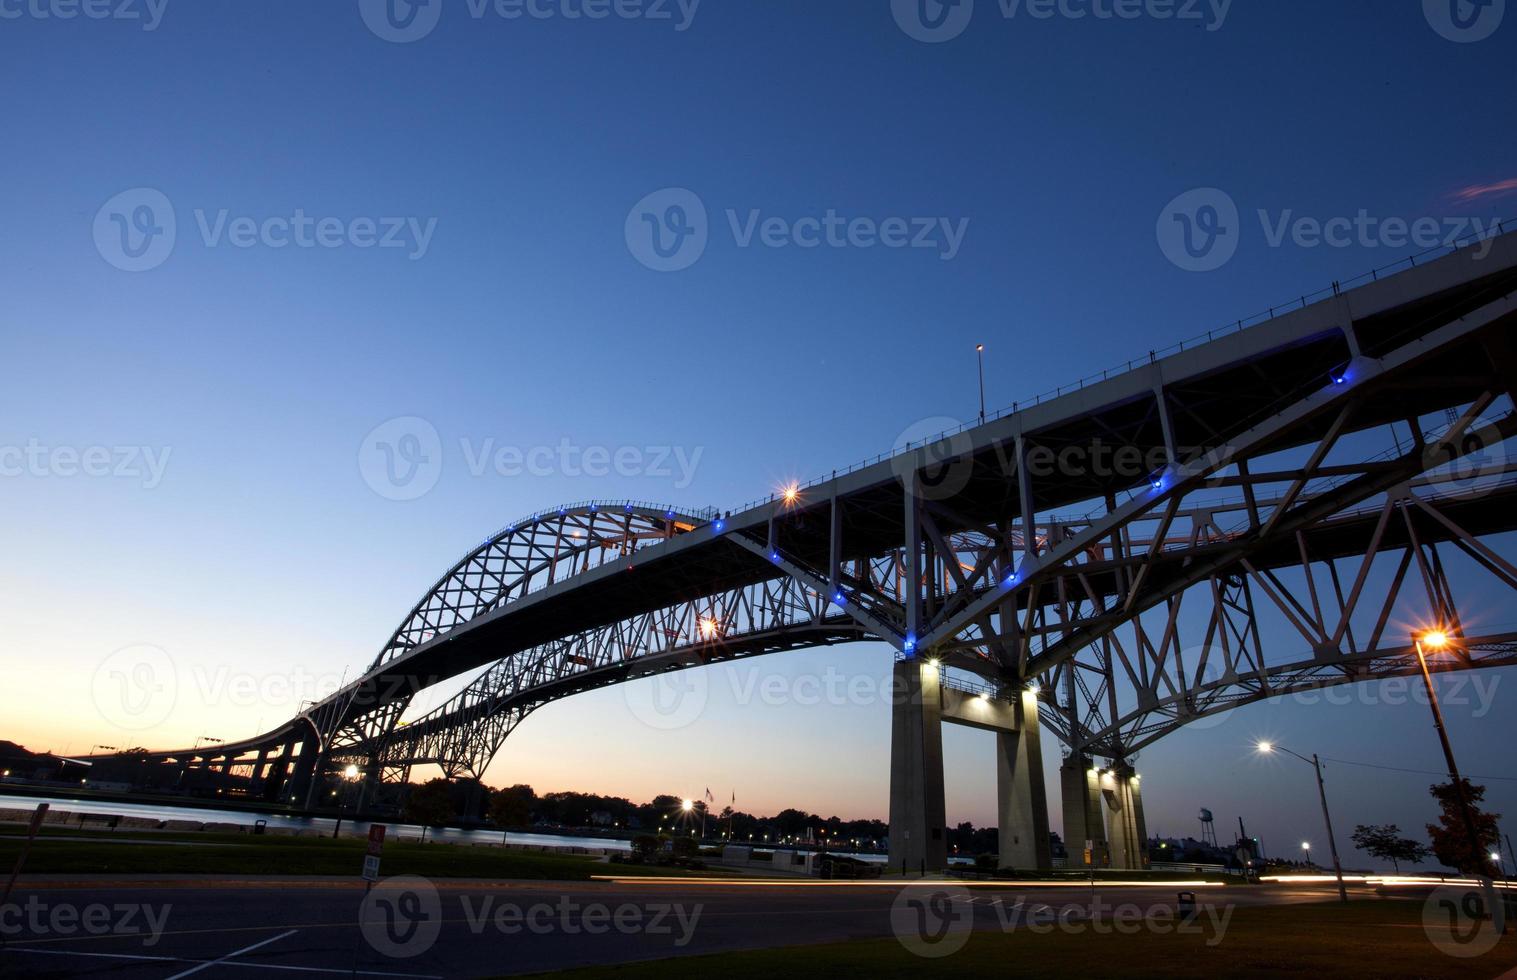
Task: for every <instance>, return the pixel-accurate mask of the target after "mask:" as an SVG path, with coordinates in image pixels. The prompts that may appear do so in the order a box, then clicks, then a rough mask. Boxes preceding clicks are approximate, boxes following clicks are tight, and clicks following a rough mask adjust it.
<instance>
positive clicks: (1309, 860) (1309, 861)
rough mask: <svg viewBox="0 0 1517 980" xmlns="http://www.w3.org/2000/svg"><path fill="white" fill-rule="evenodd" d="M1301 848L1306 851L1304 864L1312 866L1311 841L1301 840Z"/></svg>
mask: <svg viewBox="0 0 1517 980" xmlns="http://www.w3.org/2000/svg"><path fill="white" fill-rule="evenodd" d="M1301 850H1303V851H1305V852H1306V866H1307V867H1308V868H1310V867H1311V866H1312V842H1311V841H1309V840H1304V841H1302V842H1301Z"/></svg>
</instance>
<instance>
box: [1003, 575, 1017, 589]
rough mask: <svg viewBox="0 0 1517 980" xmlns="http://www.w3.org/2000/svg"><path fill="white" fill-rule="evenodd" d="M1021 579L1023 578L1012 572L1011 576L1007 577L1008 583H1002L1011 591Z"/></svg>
mask: <svg viewBox="0 0 1517 980" xmlns="http://www.w3.org/2000/svg"><path fill="white" fill-rule="evenodd" d="M1019 578H1021V576H1020V575H1018V574H1017V573H1016V572H1012V573H1011V574H1010V575H1008V576H1006V581H1005V582H1002V583H1001V584H1002V585H1004V586H1006V587H1007V588H1008V589H1009V588H1011V587H1012V586H1013V585H1016V584H1017V579H1019Z"/></svg>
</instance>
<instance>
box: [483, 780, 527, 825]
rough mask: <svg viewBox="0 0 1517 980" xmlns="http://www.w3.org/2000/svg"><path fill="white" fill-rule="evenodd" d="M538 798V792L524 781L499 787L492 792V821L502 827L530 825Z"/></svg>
mask: <svg viewBox="0 0 1517 980" xmlns="http://www.w3.org/2000/svg"><path fill="white" fill-rule="evenodd" d="M536 800H537V794H536V793H534V792H532V787H530V786H528V785H526V784H524V783H517V784H516V785H515V786H508V787H507V788H505V789H498V790H496V791H495V792H493V793H491V794H490V822H491V823H493V824H495V826H497V827H501V828H506V827H527V826H530V825H531V823H532V804H533V803H534V802H536Z"/></svg>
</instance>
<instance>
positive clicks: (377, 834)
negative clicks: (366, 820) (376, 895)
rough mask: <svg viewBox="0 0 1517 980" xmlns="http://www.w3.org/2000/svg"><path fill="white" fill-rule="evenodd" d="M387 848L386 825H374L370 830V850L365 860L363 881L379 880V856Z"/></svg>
mask: <svg viewBox="0 0 1517 980" xmlns="http://www.w3.org/2000/svg"><path fill="white" fill-rule="evenodd" d="M384 846H385V825H384V824H382V823H377V824H374V825H373V826H371V827H370V828H369V849H368V853H367V854H365V855H364V858H363V880H364V881H378V880H379V854H380V852H381V851H383V850H384Z"/></svg>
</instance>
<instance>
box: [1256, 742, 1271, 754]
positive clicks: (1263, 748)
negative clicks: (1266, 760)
mask: <svg viewBox="0 0 1517 980" xmlns="http://www.w3.org/2000/svg"><path fill="white" fill-rule="evenodd" d="M1274 748H1275V747H1274V746H1273V745H1271V744H1270V743H1269V742H1260V743H1259V751H1260V752H1273V751H1274Z"/></svg>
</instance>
